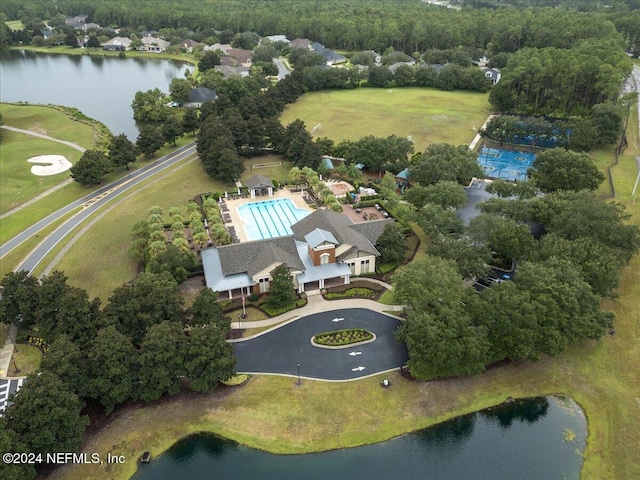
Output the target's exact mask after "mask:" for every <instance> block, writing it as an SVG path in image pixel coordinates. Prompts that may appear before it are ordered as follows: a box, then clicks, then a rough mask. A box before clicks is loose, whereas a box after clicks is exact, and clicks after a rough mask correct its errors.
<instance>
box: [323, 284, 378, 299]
mask: <svg viewBox="0 0 640 480" xmlns="http://www.w3.org/2000/svg"><path fill="white" fill-rule="evenodd" d="M376 294H377V292H375V291H374V290H372V289H370V288H363V287H352V288H349V289H348V290H345V291H344V292H328V293H325V295H324V298H325V299H326V300H336V299H339V298H374V297H375V296H376Z"/></svg>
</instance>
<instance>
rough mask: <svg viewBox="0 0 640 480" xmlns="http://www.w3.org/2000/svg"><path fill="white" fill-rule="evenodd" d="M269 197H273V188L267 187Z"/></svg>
mask: <svg viewBox="0 0 640 480" xmlns="http://www.w3.org/2000/svg"><path fill="white" fill-rule="evenodd" d="M269 196H270V197H273V187H269Z"/></svg>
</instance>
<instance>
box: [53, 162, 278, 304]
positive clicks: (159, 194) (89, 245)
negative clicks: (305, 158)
mask: <svg viewBox="0 0 640 480" xmlns="http://www.w3.org/2000/svg"><path fill="white" fill-rule="evenodd" d="M274 161H282V159H281V158H279V157H275V156H271V155H268V156H261V157H254V158H253V159H251V160H248V161H247V164H246V169H245V172H244V174H243V175H242V177H241V180H244V179H246V178H247V177H249V176H251V175H254V174H255V173H257V172H259V173H260V174H261V175H266V176H269V177H270V178H279V179H281V180H282V179H284V178H286V174H287V173H288V171H289V168H290V164H289V163H288V162H284V161H282V165H280V166H278V167H269V168H261V169H257V170H253V171H252V170H251V168H250V166H251V165H253V164H257V163H271V162H274ZM181 165H182V166H181V167H180V168H178V169H174V170H172V171H170V172H168V173H165V174H164V175H161V176H160V177H158V178H156V177H154V178H153V179H152V180H150V181H149V182H145V184H144V186H142V187H139V188H137V189H136V191H135V192H133V193H131V194H128V195H127V196H125V197H123V199H120V200H118V204H117V206H115V207H113V209H112V210H111V211H109V213H108V214H107V215H104V216H103V217H102V218H101V219H100V220H98V221H97V222H96V223H95V224H94V225H93V226H92V228H91V229H90V230H89V231H88V232H87V233H86V234H84V235H83V236H82V237H81V238H80V239H79V241H78V242H77V243H75V244H74V245H73V247H72V248H71V249H70V250H69V252H68V253H66V254H65V255H64V257H63V258H62V259H61V261H60V262H59V263H58V264H57V265H56V266H55V268H56V269H58V270H63V271H64V272H65V274H67V276H68V277H69V281H70V283H72V284H73V285H76V286H79V287H82V288H85V289H86V290H87V291H88V292H89V294H90V295H91V296H98V297H100V298H101V299H102V300H103V301H104V302H106V300H107V298H108V297H109V296H110V295H111V292H112V291H113V289H114V288H116V287H118V286H120V285H122V284H123V283H124V282H127V281H129V280H131V279H132V278H133V277H134V276H135V273H136V265H135V263H134V262H133V260H132V259H131V258H130V257H129V255H128V254H127V248H128V245H129V240H130V235H131V229H132V227H133V225H134V224H135V223H136V222H138V221H140V220H143V219H144V218H145V217H146V215H147V211H148V210H149V208H151V207H152V206H154V205H159V206H160V207H162V208H164V209H165V210H168V209H169V208H171V207H173V206H184V205H186V203H187V201H188V200H189V199H191V198H193V197H194V196H195V195H198V194H200V193H204V192H211V191H214V190H215V191H224V190H232V189H233V188H234V187H230V186H225V185H223V184H221V183H220V182H217V181H214V180H212V179H210V178H209V177H208V176H207V175H206V174H205V173H204V170H203V169H202V164H201V163H200V162H199V161H198V160H195V161H192V162H189V163H186V164H185V163H184V162H183V163H181ZM114 259H117V261H114Z"/></svg>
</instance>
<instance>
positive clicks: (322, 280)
mask: <svg viewBox="0 0 640 480" xmlns="http://www.w3.org/2000/svg"><path fill="white" fill-rule="evenodd" d="M318 288H324V278H321V279H320V282H319V284H318Z"/></svg>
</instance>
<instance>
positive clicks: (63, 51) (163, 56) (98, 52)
mask: <svg viewBox="0 0 640 480" xmlns="http://www.w3.org/2000/svg"><path fill="white" fill-rule="evenodd" d="M8 50H16V51H23V52H33V53H44V54H47V55H71V56H89V57H103V58H105V57H111V58H149V59H160V60H172V61H175V62H183V63H186V64H189V65H192V66H193V67H194V69H195V68H196V67H197V65H198V60H197V59H195V58H194V57H189V56H186V55H183V54H172V53H148V52H137V51H134V50H128V51H126V52H109V51H105V50H102V49H97V48H93V49H90V48H73V47H69V46H66V45H62V46H55V47H35V46H32V45H13V46H11V47H9V49H8ZM120 53H124V56H120Z"/></svg>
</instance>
